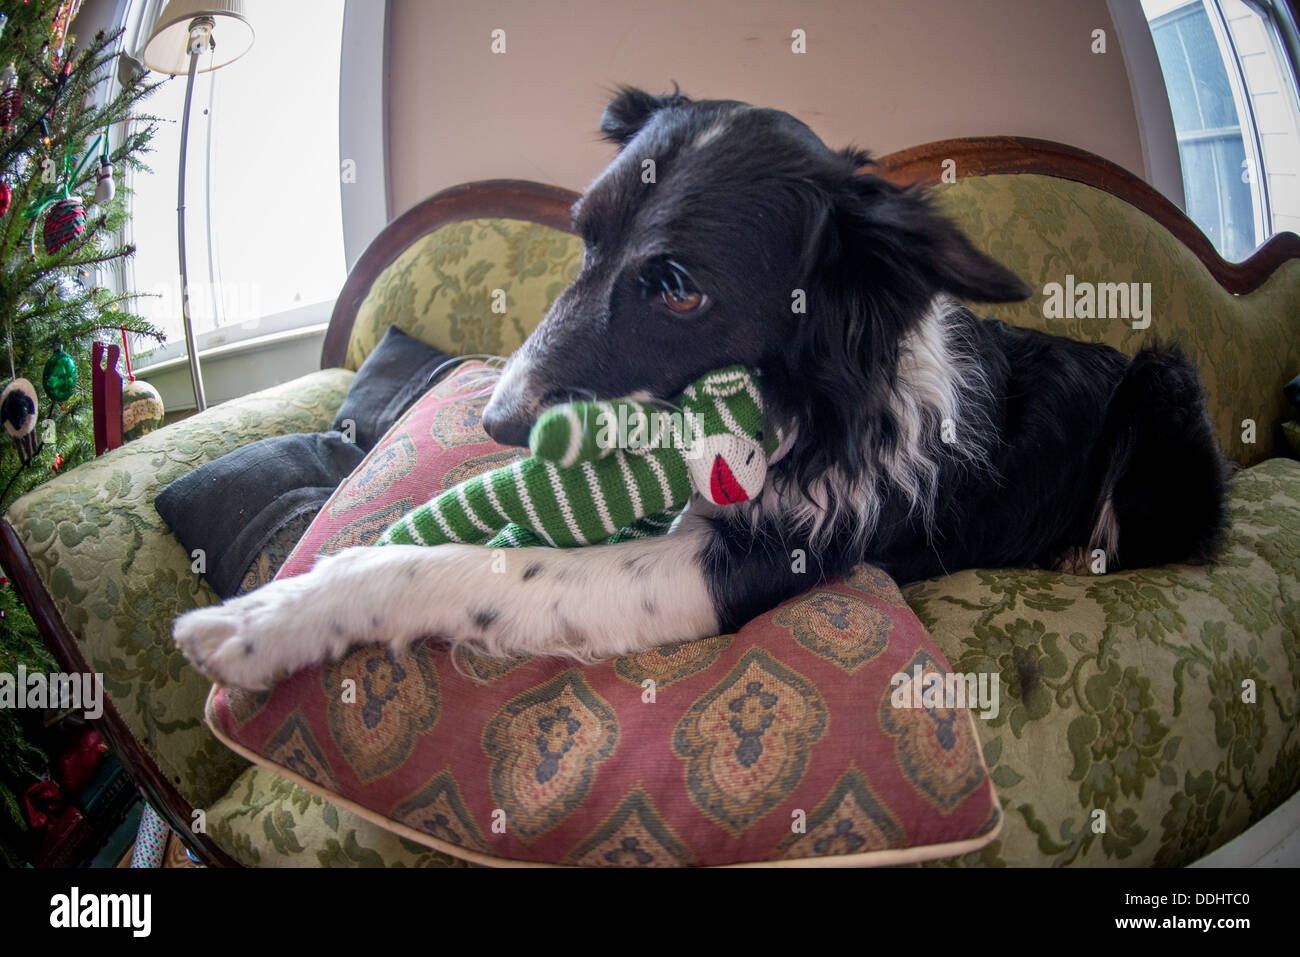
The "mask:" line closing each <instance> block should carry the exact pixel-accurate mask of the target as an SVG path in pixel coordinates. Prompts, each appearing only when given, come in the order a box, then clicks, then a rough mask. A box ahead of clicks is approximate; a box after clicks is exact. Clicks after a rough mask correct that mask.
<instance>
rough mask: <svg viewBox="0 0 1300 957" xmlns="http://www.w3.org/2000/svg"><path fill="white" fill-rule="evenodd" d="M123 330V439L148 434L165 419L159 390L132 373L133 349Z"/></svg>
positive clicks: (127, 440)
mask: <svg viewBox="0 0 1300 957" xmlns="http://www.w3.org/2000/svg"><path fill="white" fill-rule="evenodd" d="M121 330H122V355H123V356H125V357H126V380H125V381H124V382H123V383H122V441H124V442H130V441H131V440H132V439H138V438H139V437H140V436H142V435H148V434H149V433H150V432H152V431H153V430H154V429H156V428H158V426H160V425H162V420H163V400H162V396H161V395H159V394H158V390H157V389H155V388H154V387H153V386H151V385H150V384H149V383H148V382H145V381H144V380H143V379H137V378H136V377H135V376H134V375H132V373H131V349H130V346H129V345H128V343H127V341H126V326H122V327H121Z"/></svg>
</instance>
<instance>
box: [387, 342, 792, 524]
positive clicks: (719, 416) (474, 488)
mask: <svg viewBox="0 0 1300 957" xmlns="http://www.w3.org/2000/svg"><path fill="white" fill-rule="evenodd" d="M764 426H765V423H764V418H763V410H762V401H761V398H760V396H759V391H758V388H757V386H756V385H755V383H754V381H753V377H752V376H751V375H750V373H749V372H747V371H746V370H744V369H743V368H740V367H731V368H728V369H722V370H719V371H717V372H712V373H709V374H708V375H706V376H703V377H701V378H700V379H699V380H697V381H696V382H695V383H693V384H691V385H690V386H688V387H687V389H686V392H685V393H684V394H683V395H682V397H681V405H680V407H671V406H665V407H660V406H656V405H650V404H647V403H643V402H638V401H635V400H632V399H618V400H613V401H600V402H571V403H568V404H566V405H562V406H557V407H555V408H552V409H548V410H547V411H546V412H544V413H543V414H542V416H541V417H540V418H539V419H538V421H537V423H536V424H535V425H534V426H533V430H532V433H531V434H530V436H529V446H530V448H531V450H532V453H533V454H532V457H531V458H526V459H521V460H520V461H518V462H514V463H512V464H511V465H507V466H503V467H502V468H499V469H494V470H493V471H491V472H486V473H484V474H483V475H479V476H476V477H475V478H472V479H469V480H468V481H465V482H461V483H460V484H459V485H457V486H456V487H455V488H451V489H448V490H447V491H445V492H443V493H442V494H441V495H439V496H438V497H437V498H435V499H433V500H431V501H429V502H425V503H424V504H423V505H420V506H419V507H418V508H416V509H414V510H413V511H411V512H409V513H408V514H406V515H404V516H403V517H402V518H401V519H399V520H398V521H397V522H395V523H393V525H392V526H390V527H389V528H388V529H387V530H386V531H385V532H384V534H383V535H381V536H380V538H379V540H378V542H376V544H378V545H389V544H399V545H441V544H445V543H449V542H461V543H466V544H487V545H489V546H491V547H494V548H496V547H522V546H527V545H551V546H558V547H561V548H569V547H574V546H578V545H591V544H595V543H598V542H611V541H623V540H627V539H631V538H645V537H649V536H652V535H661V534H663V533H664V532H666V531H667V530H668V528H669V527H670V526H671V524H672V520H673V519H674V518H675V517H676V516H677V514H679V513H680V512H681V510H682V508H684V507H685V505H686V503H687V502H688V501H689V500H690V497H691V494H692V492H693V491H698V492H700V493H701V494H704V495H709V496H710V497H714V495H713V494H711V489H713V490H715V491H716V489H718V488H724V489H729V490H732V491H733V493H734V494H741V493H738V492H734V490H735V489H736V488H737V487H743V488H746V489H751V490H756V489H757V488H760V487H761V485H762V478H763V475H764V474H765V471H766V465H767V457H768V455H770V454H771V452H772V451H773V450H774V449H775V448H776V445H777V444H778V442H779V433H777V432H772V433H771V434H765V432H764ZM750 453H756V454H750ZM720 461H721V462H722V463H724V464H721V465H719V462H720ZM727 462H735V463H736V465H735V466H734V467H731V466H728V465H727V464H725V463H727ZM733 473H736V474H733ZM751 493H752V492H751ZM731 500H734V499H731Z"/></svg>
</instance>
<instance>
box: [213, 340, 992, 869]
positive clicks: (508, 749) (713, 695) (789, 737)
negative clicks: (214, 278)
mask: <svg viewBox="0 0 1300 957" xmlns="http://www.w3.org/2000/svg"><path fill="white" fill-rule="evenodd" d="M483 375H484V369H483V367H481V366H478V365H476V364H467V365H465V366H462V367H461V368H460V369H459V370H458V371H457V372H456V373H455V374H454V375H453V376H452V377H450V378H449V379H447V380H445V381H444V382H443V383H442V384H440V385H439V386H438V387H436V388H435V389H434V390H432V391H431V392H430V393H429V394H428V395H427V396H425V397H424V398H423V399H421V400H420V401H419V402H418V403H417V404H416V405H415V406H414V407H413V408H412V410H411V411H410V412H409V413H408V414H407V415H406V416H405V417H404V418H403V419H402V421H401V422H399V423H397V425H395V426H394V427H393V428H392V430H391V431H390V432H389V434H388V435H387V436H386V437H385V438H384V439H383V441H381V442H380V444H379V445H378V446H376V448H375V449H374V450H373V451H372V452H371V453H370V455H369V456H368V457H367V458H366V460H365V461H364V462H363V463H362V464H361V466H360V467H359V468H358V470H357V471H356V473H355V474H354V475H352V476H351V477H350V478H349V479H348V480H347V481H346V482H345V483H344V484H343V485H342V486H341V487H340V488H339V489H338V491H337V492H336V493H335V494H334V496H333V498H332V499H331V500H330V501H329V503H327V505H326V506H325V508H324V509H323V510H322V512H321V514H320V515H319V516H318V518H317V519H316V521H315V522H314V523H313V525H312V527H311V528H310V529H309V530H308V532H307V534H306V536H305V537H304V538H303V540H302V542H300V543H299V545H298V547H297V548H296V549H295V550H294V552H293V554H292V555H291V556H290V557H289V559H288V560H287V561H286V563H285V566H284V568H283V569H282V570H281V572H280V575H281V576H290V575H296V574H300V573H302V572H303V571H305V570H307V569H308V568H310V567H311V564H312V563H313V561H314V560H315V558H316V556H317V555H320V554H328V553H330V552H333V551H337V550H338V549H340V548H343V547H346V546H348V545H357V544H361V545H365V544H370V543H371V542H373V541H374V540H375V539H376V538H377V537H378V536H379V534H380V532H382V531H383V529H384V528H386V527H387V525H388V524H389V523H390V522H391V521H393V519H395V518H396V517H397V516H398V515H400V514H402V513H403V512H405V511H406V510H408V509H410V508H411V507H413V506H414V505H416V504H418V503H420V502H422V501H424V500H426V499H427V498H429V497H430V496H432V495H434V494H436V493H437V492H440V491H441V490H442V489H444V488H448V487H450V486H452V485H454V484H456V483H457V482H459V481H461V480H462V479H464V478H467V477H470V476H472V475H475V474H478V473H479V472H481V471H484V470H486V469H489V468H494V467H496V466H498V465H501V464H503V463H506V462H510V461H512V460H513V459H514V458H515V457H516V456H518V455H520V454H522V452H521V450H518V449H506V448H502V447H500V446H497V445H495V444H493V443H492V442H491V441H490V440H489V439H488V438H487V436H486V434H485V433H484V432H483V431H482V429H481V427H480V425H479V415H480V413H481V412H482V409H483V405H484V404H485V402H486V399H487V395H486V391H485V390H484V389H483V379H482V376H483ZM918 667H919V668H920V669H922V673H923V674H929V673H931V672H938V673H946V672H947V671H948V665H947V662H945V661H944V659H943V656H942V655H941V654H940V652H939V650H938V649H937V648H936V647H935V646H934V644H933V643H932V642H931V641H930V638H929V636H928V635H926V633H925V629H924V628H923V627H922V625H921V623H920V621H919V620H918V619H917V618H916V616H915V615H914V614H913V613H912V612H911V610H910V609H909V608H908V607H907V605H906V603H905V602H904V600H903V597H902V595H901V594H900V593H899V591H898V588H897V587H896V586H895V585H894V583H893V581H892V580H891V579H889V578H888V577H887V576H886V575H884V574H883V573H881V572H880V571H878V570H877V569H874V568H871V567H869V566H862V567H859V568H858V569H856V570H855V571H854V573H853V574H852V575H850V576H849V577H848V578H847V579H845V580H842V581H837V582H833V583H829V584H826V585H822V586H819V587H816V588H814V589H812V590H811V591H809V592H807V593H805V594H803V595H801V596H799V597H797V598H794V599H792V600H791V601H788V602H786V603H785V604H783V605H781V606H780V607H779V608H776V609H774V610H773V611H771V612H768V613H767V614H764V615H761V616H759V617H758V618H756V619H754V620H753V621H751V622H750V623H749V624H747V625H745V626H744V627H743V628H741V629H740V631H739V632H738V633H737V634H735V635H720V636H716V637H713V638H704V639H701V640H698V641H690V642H684V643H679V644H671V645H665V646H663V647H660V648H656V649H653V650H651V651H647V652H644V653H642V654H639V655H632V656H629V657H626V658H620V659H616V660H613V661H606V662H602V663H599V664H596V665H591V666H586V667H583V666H577V665H575V664H574V663H573V662H571V661H568V660H566V659H559V658H546V657H539V658H531V659H508V660H494V659H489V658H486V657H482V656H480V655H477V654H475V653H473V652H466V651H464V650H462V651H461V652H459V653H458V654H457V657H456V660H455V661H454V662H453V661H452V660H451V658H450V657H449V654H448V651H447V649H446V648H445V647H444V646H442V645H439V644H435V643H433V642H423V643H420V644H417V645H416V646H415V648H414V649H413V650H412V652H411V653H410V654H409V655H408V656H407V657H403V658H397V659H394V658H393V657H391V656H390V655H389V654H388V652H387V651H386V650H385V649H383V648H382V647H380V646H367V647H362V648H357V649H354V650H353V651H352V652H351V653H349V654H348V655H347V656H345V657H344V658H343V659H342V660H341V661H339V662H336V663H332V664H328V665H324V666H321V667H316V668H311V669H308V670H306V671H302V672H299V673H298V674H296V675H293V676H291V677H290V678H288V679H287V680H285V681H284V682H282V683H281V684H280V685H278V686H277V687H276V688H274V689H273V690H272V691H270V692H267V693H264V694H249V693H245V692H240V691H235V690H232V689H224V688H214V689H213V693H212V695H211V696H210V697H209V699H208V708H207V719H208V723H209V724H210V725H211V727H212V728H213V730H214V731H215V732H216V734H217V736H218V737H219V738H221V739H222V740H223V741H224V742H226V743H227V744H228V745H229V746H230V747H232V748H234V749H235V750H236V751H238V752H240V753H241V754H244V755H245V756H247V757H248V758H249V759H250V760H253V761H256V762H258V763H261V764H264V765H266V766H268V767H270V768H273V769H274V770H276V771H277V772H278V773H280V774H282V775H283V776H285V777H287V778H290V779H292V780H295V781H297V782H298V783H300V784H302V785H303V786H304V787H307V788H309V789H311V790H313V791H315V792H317V793H320V794H322V795H324V796H325V797H326V798H328V799H329V800H331V801H333V802H335V803H338V804H343V805H346V806H347V807H349V808H351V809H352V810H354V811H356V812H357V813H359V814H362V815H364V816H366V817H368V818H370V819H372V820H374V821H376V822H378V823H379V824H381V825H383V826H384V827H387V828H389V829H390V830H393V831H396V832H397V833H398V834H400V835H402V836H404V837H407V838H409V839H411V840H414V841H418V842H421V843H423V844H426V845H429V846H431V847H434V848H436V849H438V850H442V851H445V852H447V853H449V854H452V855H455V856H457V857H461V858H464V859H468V860H472V861H478V862H483V863H492V864H499V863H512V862H529V863H545V864H576V865H594V866H638V865H640V866H670V865H727V864H743V863H755V862H782V861H789V862H794V861H807V860H809V859H813V860H817V861H820V862H822V863H845V864H895V863H904V862H909V861H918V860H925V859H929V858H935V857H945V856H951V855H956V854H962V853H966V852H968V851H972V850H976V849H978V848H980V847H982V846H983V845H985V844H987V843H988V842H989V841H991V840H993V839H994V837H996V835H997V832H998V831H999V830H1000V828H1001V823H1002V818H1001V811H1000V808H999V805H998V802H997V798H996V795H995V794H994V790H993V785H992V782H991V781H990V780H989V776H988V772H987V770H986V768H985V766H984V760H983V756H982V754H981V752H980V747H979V742H978V738H977V736H976V733H975V729H974V719H973V717H972V715H971V713H970V712H969V711H968V710H967V709H965V708H951V709H950V708H924V707H919V708H912V707H908V708H900V707H895V706H894V702H893V700H892V699H893V698H894V695H893V688H894V682H893V681H892V679H893V677H894V676H895V675H896V674H899V673H902V674H905V675H908V676H912V675H913V674H914V669H915V668H918ZM347 679H352V682H353V685H352V686H353V687H355V689H356V693H355V700H352V699H351V698H345V696H343V695H342V694H341V693H340V689H341V688H343V687H344V682H345V681H346V680H347Z"/></svg>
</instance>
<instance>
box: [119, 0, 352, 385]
mask: <svg viewBox="0 0 1300 957" xmlns="http://www.w3.org/2000/svg"><path fill="white" fill-rule="evenodd" d="M137 5H139V6H140V7H141V10H140V11H138V12H139V14H140V15H141V16H142V17H143V16H147V20H148V22H149V23H152V22H153V19H154V17H155V16H156V12H157V11H156V9H145V8H155V7H156V6H157V4H155V3H153V2H151V0H137ZM343 7H344V2H343V0H277V2H275V3H262V4H257V5H251V4H250V8H251V9H250V18H251V19H252V21H253V27H254V30H255V33H256V39H255V41H254V43H253V47H252V49H251V50H250V51H249V52H248V53H246V54H245V55H244V56H243V57H241V58H240V59H239V60H236V61H235V62H234V63H231V64H229V65H227V66H225V67H222V68H221V69H219V70H214V71H212V72H210V73H200V74H198V76H197V77H196V79H195V85H194V96H193V100H192V104H191V110H190V132H189V150H188V157H187V172H186V196H185V200H186V212H187V216H186V240H187V241H186V252H187V262H188V266H189V276H190V311H191V316H192V318H193V323H194V331H195V335H196V337H197V340H198V343H199V348H200V350H202V349H204V348H207V347H212V346H216V345H220V344H222V343H225V342H228V341H233V340H237V339H241V338H251V337H255V336H260V335H265V334H268V333H273V332H278V331H281V330H284V329H286V328H292V327H294V326H301V325H303V324H307V323H318V322H324V321H325V320H327V319H328V317H329V309H330V306H331V305H332V303H333V300H334V298H335V297H336V296H337V294H338V291H339V289H340V288H341V287H342V285H343V281H344V279H345V276H346V268H345V264H344V253H343V224H342V213H341V208H340V188H339V187H340V161H339V60H340V50H341V44H342V32H343ZM133 12H137V11H133ZM129 16H130V14H128V17H129ZM147 38H148V31H147V30H143V31H141V32H140V33H137V34H136V38H135V43H133V44H131V45H130V46H129V48H130V49H133V51H134V52H135V53H137V54H139V53H141V52H142V51H143V47H144V43H145V41H146V40H147ZM215 38H216V41H217V43H220V42H221V39H220V33H219V31H218V32H217V33H216V34H215ZM201 66H202V64H201V63H200V68H201ZM156 78H157V75H156V74H151V75H150V79H156ZM185 83H186V78H185V77H184V76H177V77H173V78H171V79H169V80H167V81H166V82H165V83H164V85H163V87H162V88H161V89H159V90H158V91H157V93H155V94H154V96H153V97H152V98H151V99H150V100H148V101H147V103H146V109H147V110H148V111H149V112H151V113H153V114H154V115H157V116H160V117H163V118H165V120H166V122H165V123H164V124H163V125H162V126H161V127H160V129H159V133H158V135H157V136H156V137H155V139H154V141H153V143H152V147H153V150H154V152H153V153H151V154H149V156H148V157H146V162H147V163H148V164H149V165H150V166H151V167H152V172H150V173H147V174H144V173H140V174H137V175H136V176H134V177H133V180H132V182H131V184H130V186H131V188H132V189H133V191H134V195H133V198H132V224H131V225H132V234H133V236H132V238H133V241H134V242H135V243H136V246H137V253H136V255H135V257H134V260H133V263H132V270H133V273H134V275H128V276H126V277H124V279H125V281H126V283H127V284H128V285H129V286H130V287H131V288H133V289H135V290H136V291H139V292H142V293H147V294H154V296H151V297H150V298H146V299H141V300H140V301H139V302H138V305H137V307H136V308H137V311H139V312H140V313H141V314H143V315H146V316H148V317H149V318H150V319H151V320H152V321H153V322H154V323H155V324H156V325H158V326H160V327H161V328H162V329H163V330H164V331H166V333H167V337H168V342H167V344H166V345H164V346H162V347H161V348H158V349H156V350H154V351H153V353H151V354H148V358H147V359H146V360H145V361H151V362H157V361H161V360H163V359H168V358H174V357H175V356H180V355H183V354H184V350H185V340H184V334H183V331H182V325H181V301H180V275H179V268H178V260H177V247H176V185H177V172H178V169H177V168H178V164H179V159H180V152H179V151H180V125H181V123H180V120H181V115H182V111H183V109H184V100H185ZM155 296H156V297H155Z"/></svg>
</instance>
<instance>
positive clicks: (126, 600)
mask: <svg viewBox="0 0 1300 957" xmlns="http://www.w3.org/2000/svg"><path fill="white" fill-rule="evenodd" d="M352 375H353V373H351V372H348V371H347V370H344V369H327V370H324V371H322V372H314V373H312V374H311V375H308V376H305V377H303V378H300V379H297V380H295V381H293V382H289V383H285V384H284V385H279V386H275V387H274V388H271V389H266V390H264V391H262V392H257V393H254V394H253V395H248V396H244V397H243V398H239V399H233V400H231V401H230V402H223V403H222V404H221V405H217V406H213V407H212V408H210V409H208V410H207V411H205V412H202V413H200V414H198V415H195V416H192V417H190V418H188V419H183V420H182V421H180V422H177V423H175V424H173V425H171V426H168V427H167V428H165V429H160V430H158V431H157V432H152V433H150V434H149V435H146V436H143V437H141V438H138V439H135V440H134V441H132V442H128V443H127V444H126V445H124V446H122V447H121V448H120V449H115V450H114V451H112V452H109V453H108V454H106V455H104V456H103V457H101V458H98V459H95V460H94V461H93V462H87V463H86V464H84V465H81V466H79V467H78V468H76V469H74V470H72V471H70V472H67V473H65V474H63V475H60V476H58V477H57V478H55V479H53V480H52V481H50V482H47V483H46V484H44V485H42V486H40V487H39V488H37V489H35V490H33V491H32V492H30V493H28V494H27V495H24V496H23V497H22V498H21V499H19V500H18V501H17V502H15V503H14V504H13V505H12V506H11V507H10V509H9V512H8V514H7V516H6V517H7V518H8V520H9V522H10V523H11V524H12V525H13V526H14V528H15V530H16V531H17V533H18V535H19V536H20V537H21V539H22V541H23V544H24V545H25V547H26V548H27V551H28V553H29V554H30V555H31V557H32V562H33V564H34V565H35V566H36V570H37V572H38V573H39V575H40V576H41V579H42V581H44V582H45V586H46V588H47V589H48V590H49V592H50V596H51V598H52V599H53V600H54V604H55V606H56V607H57V608H58V610H59V614H60V615H61V616H62V617H63V620H64V622H65V623H66V624H67V626H68V628H69V630H71V632H72V633H73V634H74V635H75V636H76V637H77V639H78V642H79V645H80V648H81V653H82V655H83V657H84V658H85V660H86V663H87V664H88V665H89V666H90V668H91V670H93V671H101V672H103V673H104V687H105V690H106V691H107V692H108V694H109V696H110V697H111V698H112V700H113V704H114V705H115V706H116V707H117V710H118V711H119V712H120V713H121V715H122V718H123V720H124V721H125V722H126V724H127V727H128V728H130V730H131V733H132V734H133V735H134V736H135V737H136V739H137V740H139V741H141V742H142V743H143V744H144V746H145V747H146V748H147V749H148V750H149V751H150V753H151V754H152V755H153V757H154V760H155V761H156V762H157V763H158V766H159V768H160V770H162V772H163V773H164V774H166V775H167V777H168V778H169V779H170V780H171V781H172V782H173V783H175V784H176V786H177V789H178V790H179V791H180V793H181V794H182V795H183V796H185V797H186V798H188V799H189V800H190V801H191V803H193V804H194V805H195V806H196V807H204V806H206V804H207V803H208V802H209V801H212V800H215V799H216V798H217V797H219V796H220V795H222V794H223V793H225V791H226V789H227V788H228V787H229V786H230V783H231V781H233V780H234V778H235V776H236V775H238V774H239V773H240V771H241V769H243V768H244V767H245V766H246V762H245V761H244V760H243V759H242V758H239V757H237V756H236V755H234V754H232V753H231V752H230V751H229V750H228V749H226V748H224V747H222V746H221V745H220V744H219V743H218V742H217V740H216V739H215V738H213V737H212V734H211V733H210V732H209V731H208V729H207V728H206V727H205V726H204V724H203V701H204V698H205V697H206V695H207V693H208V682H207V681H206V680H204V679H203V678H202V677H200V676H199V675H198V674H197V673H196V672H195V671H193V670H192V669H191V668H190V667H189V666H188V665H187V664H186V662H185V659H184V658H182V657H181V654H180V652H178V651H177V650H176V649H175V646H174V645H173V644H172V640H171V623H172V619H174V618H175V617H176V616H177V615H179V614H180V613H181V612H183V611H187V610H189V609H190V608H196V607H198V606H200V605H210V604H215V603H216V601H217V596H216V595H215V594H214V593H213V592H212V590H211V589H210V588H209V587H208V585H207V583H206V582H205V581H204V580H203V579H202V578H201V577H199V576H198V575H196V574H195V573H194V572H193V571H192V570H191V567H190V565H191V561H192V560H191V558H190V557H189V556H188V555H187V554H186V553H185V550H184V548H182V547H181V545H180V543H179V542H177V540H176V538H175V536H173V535H172V533H171V531H170V530H169V529H168V528H167V526H166V525H165V524H164V523H163V520H162V518H161V516H159V514H158V512H157V511H156V510H155V509H154V507H153V500H154V497H155V496H156V495H157V494H158V492H159V491H160V490H161V489H163V488H164V487H166V486H167V485H168V484H169V483H170V482H172V481H173V480H175V479H176V478H178V477H179V476H181V475H184V474H185V473H186V472H189V471H191V470H193V469H195V468H197V467H198V466H200V465H202V464H203V463H205V462H209V461H211V460H212V459H215V458H217V457H218V456H221V455H224V454H226V453H227V452H230V451H233V450H234V449H237V448H239V447H240V446H242V445H247V444H248V443H249V442H253V441H255V440H257V439H262V438H266V437H267V436H271V435H282V434H285V433H289V432H317V431H322V430H324V429H328V428H329V427H330V424H331V422H332V421H333V418H334V413H335V412H336V411H337V410H338V408H339V406H340V405H342V404H343V396H344V395H345V394H346V392H347V387H348V383H349V382H351V381H352Z"/></svg>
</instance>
